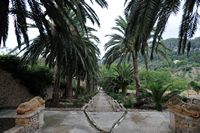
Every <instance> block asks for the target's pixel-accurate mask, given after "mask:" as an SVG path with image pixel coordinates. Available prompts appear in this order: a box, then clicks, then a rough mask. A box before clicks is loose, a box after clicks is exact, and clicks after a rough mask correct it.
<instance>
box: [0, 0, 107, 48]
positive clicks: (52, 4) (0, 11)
mask: <svg viewBox="0 0 200 133" xmlns="http://www.w3.org/2000/svg"><path fill="white" fill-rule="evenodd" d="M95 1H96V2H97V3H98V4H99V5H100V6H101V7H107V6H108V5H107V3H106V1H105V0H95ZM91 2H92V1H91ZM66 9H70V10H72V11H73V12H74V13H75V14H76V16H77V19H78V21H79V22H80V24H81V27H82V30H85V22H86V18H88V19H90V20H91V21H92V22H93V23H97V24H98V25H99V21H98V17H97V15H96V13H95V12H94V10H93V9H92V8H91V7H90V6H89V5H88V4H87V3H86V2H85V0H82V1H77V0H71V1H66V0H1V1H0V45H1V43H2V41H3V43H4V45H5V42H6V39H7V35H8V28H9V21H8V20H9V19H8V17H9V15H12V16H13V20H14V26H15V33H16V37H17V42H18V46H19V47H20V46H21V44H22V43H21V42H22V38H23V41H24V42H25V43H26V44H29V37H28V33H27V32H28V27H29V26H28V25H29V24H28V22H27V18H29V19H32V20H33V22H34V24H33V25H34V26H35V27H37V28H38V30H39V33H40V35H41V36H45V35H44V34H45V33H47V34H48V35H49V36H51V31H50V30H51V26H50V25H49V23H48V18H50V19H51V20H52V22H53V23H54V24H55V25H56V27H57V28H59V29H60V32H62V34H63V36H64V38H69V37H71V31H70V26H71V25H73V23H71V18H70V17H69V16H68V15H69V14H68V12H67V10H66ZM66 20H67V21H66ZM30 25H32V24H30ZM74 28H75V29H76V30H77V27H76V26H74Z"/></svg>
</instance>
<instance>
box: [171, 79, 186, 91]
mask: <svg viewBox="0 0 200 133" xmlns="http://www.w3.org/2000/svg"><path fill="white" fill-rule="evenodd" d="M187 87H188V82H187V81H186V80H185V79H183V78H174V79H173V81H172V84H171V87H170V90H180V91H184V90H186V89H187Z"/></svg>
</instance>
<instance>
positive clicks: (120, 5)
mask: <svg viewBox="0 0 200 133" xmlns="http://www.w3.org/2000/svg"><path fill="white" fill-rule="evenodd" d="M86 1H88V3H89V2H90V0H86ZM107 2H108V5H109V7H108V9H102V8H101V7H100V6H99V5H97V4H96V3H94V4H90V5H91V6H92V8H93V9H94V10H95V12H96V13H97V15H98V17H99V20H100V24H101V26H100V28H99V27H98V26H97V25H95V26H94V27H95V29H97V30H98V31H97V32H96V33H95V34H96V35H97V36H98V37H99V39H100V41H101V43H100V44H98V47H99V49H100V51H101V57H102V56H103V55H104V53H105V50H104V47H103V46H104V44H105V43H106V42H107V41H108V40H109V37H105V35H108V34H112V33H113V31H112V30H111V28H112V27H113V26H115V19H116V18H117V17H118V16H119V15H122V16H123V14H124V8H125V7H124V0H107ZM181 15H182V14H181V12H179V13H178V14H176V15H171V16H170V18H169V21H168V24H167V27H166V30H165V32H164V34H163V38H164V39H167V38H176V37H178V31H179V27H180V22H181ZM10 21H11V22H12V20H11V19H10ZM87 25H89V26H92V24H91V23H89V22H88V23H87ZM8 34H9V36H8V39H7V43H6V45H7V47H8V48H13V47H16V46H17V41H16V37H15V33H14V27H13V24H10V27H9V33H8ZM37 34H38V31H37V30H36V29H31V30H29V37H30V39H32V38H34V37H35V36H37ZM197 35H200V31H199V30H198V31H197V33H196V35H195V37H196V36H197Z"/></svg>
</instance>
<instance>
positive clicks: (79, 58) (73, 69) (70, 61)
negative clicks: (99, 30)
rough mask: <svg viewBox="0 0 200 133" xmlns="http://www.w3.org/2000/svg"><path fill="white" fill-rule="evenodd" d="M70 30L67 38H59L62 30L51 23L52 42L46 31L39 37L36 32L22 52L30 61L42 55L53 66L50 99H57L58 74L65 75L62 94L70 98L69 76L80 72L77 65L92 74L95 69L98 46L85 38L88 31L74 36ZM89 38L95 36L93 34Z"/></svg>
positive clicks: (55, 101)
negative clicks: (65, 81)
mask: <svg viewBox="0 0 200 133" xmlns="http://www.w3.org/2000/svg"><path fill="white" fill-rule="evenodd" d="M72 30H73V29H72ZM90 30H91V28H88V29H87V31H88V32H87V33H89V31H90ZM72 32H73V31H72ZM73 34H74V35H73V38H71V40H70V42H68V41H65V42H63V39H62V37H63V36H62V34H61V33H60V32H59V30H57V28H56V27H53V28H52V38H51V39H52V40H54V42H53V43H52V42H51V41H50V40H49V37H48V35H46V36H43V37H41V36H38V37H37V38H35V39H34V40H33V42H32V43H31V45H29V46H27V47H26V52H25V53H24V57H23V60H25V61H29V62H32V63H34V62H35V61H36V60H38V58H39V57H40V56H42V57H44V58H45V61H46V64H47V65H48V66H49V67H50V68H54V71H55V81H54V93H53V94H54V95H53V100H54V103H58V100H59V83H60V78H61V77H65V78H66V80H67V86H66V92H67V93H66V94H67V95H66V96H67V97H68V98H72V96H73V95H72V79H73V77H74V76H76V75H79V74H80V73H79V71H80V69H81V70H82V71H83V74H85V75H88V74H91V75H95V72H96V66H97V55H98V54H99V50H98V48H97V46H96V45H95V44H94V43H92V41H90V40H89V38H88V37H89V35H90V37H92V34H91V33H90V34H87V35H86V33H85V35H84V36H82V37H81V38H79V37H80V36H77V34H76V32H73ZM83 34H84V33H83ZM93 38H94V39H98V38H95V36H94V37H93Z"/></svg>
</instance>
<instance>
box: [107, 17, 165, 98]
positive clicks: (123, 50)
mask: <svg viewBox="0 0 200 133" xmlns="http://www.w3.org/2000/svg"><path fill="white" fill-rule="evenodd" d="M127 25H128V24H127V20H126V19H124V18H122V17H121V16H119V17H118V18H117V19H116V27H113V28H112V29H113V30H115V31H116V32H115V34H111V35H108V36H109V37H110V40H109V41H108V42H107V43H106V44H105V48H106V50H107V52H106V53H105V55H104V57H103V59H104V63H106V64H107V65H111V64H112V63H113V62H114V61H118V62H119V63H121V62H122V61H127V60H128V61H130V59H132V63H133V69H134V71H133V72H134V81H135V88H136V97H137V98H139V95H140V93H139V92H140V80H139V76H138V57H137V54H136V53H135V52H136V51H135V47H134V46H135V45H136V44H135V42H134V41H133V39H131V40H130V41H129V43H126V41H125V40H126V33H125V32H126V28H127ZM150 37H151V36H150ZM159 43H160V42H159ZM149 48H150V46H148V47H147V48H146V49H145V51H144V56H143V57H144V58H145V63H146V65H147V62H146V61H147V56H148V49H149ZM156 48H157V52H158V53H159V54H160V55H161V56H162V57H164V58H165V59H167V57H166V49H165V47H164V46H163V45H159V47H156Z"/></svg>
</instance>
